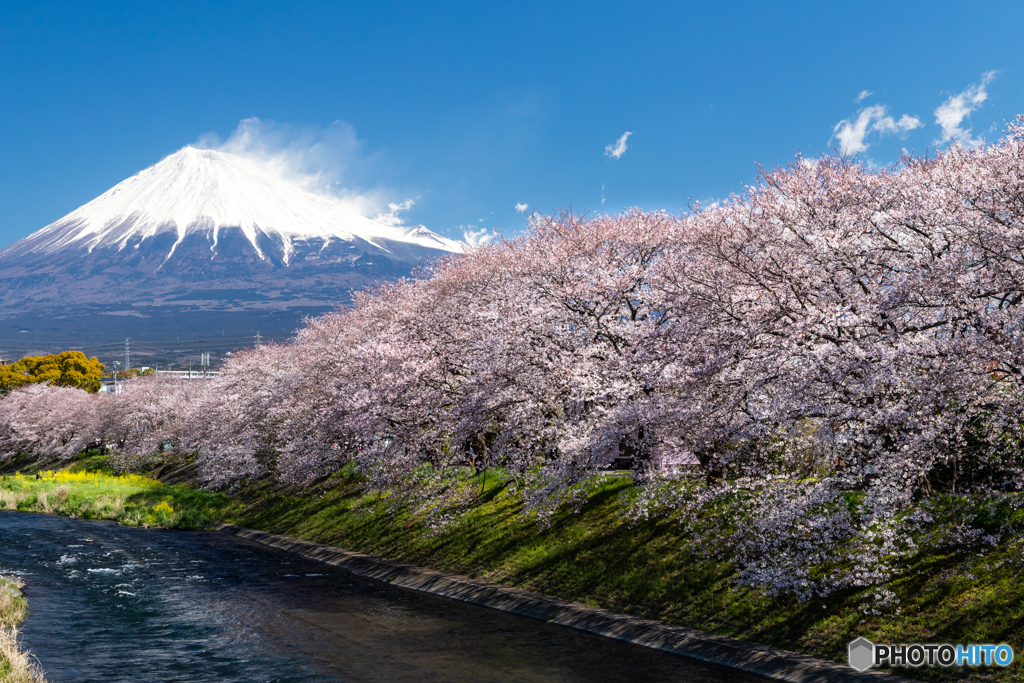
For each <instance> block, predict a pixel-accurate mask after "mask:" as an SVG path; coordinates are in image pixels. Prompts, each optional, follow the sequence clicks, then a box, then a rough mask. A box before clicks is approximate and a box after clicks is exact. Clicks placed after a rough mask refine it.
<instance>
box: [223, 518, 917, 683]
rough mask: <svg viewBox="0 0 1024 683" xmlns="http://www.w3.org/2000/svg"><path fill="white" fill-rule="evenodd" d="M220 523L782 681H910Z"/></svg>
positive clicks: (359, 569) (249, 535) (441, 589)
mask: <svg viewBox="0 0 1024 683" xmlns="http://www.w3.org/2000/svg"><path fill="white" fill-rule="evenodd" d="M218 530H219V531H222V532H224V533H228V534H232V535H235V536H239V537H241V538H245V539H248V540H251V541H256V542H257V543H261V544H263V545H267V546H271V547H273V548H279V549H281V550H287V551H290V552H293V553H296V554H298V555H301V556H302V557H306V558H308V559H311V560H317V561H320V562H326V563H327V564H332V565H335V566H338V567H342V568H344V569H347V570H348V571H350V572H352V573H353V574H355V575H356V576H363V577H367V578H371V579H377V580H380V581H385V582H387V583H390V584H391V585H392V586H400V587H402V588H408V589H410V590H415V591H423V592H425V593H432V594H433V595H441V596H444V597H447V598H454V599H456V600H462V601H464V602H471V603H473V604H476V605H483V606H485V607H492V608H494V609H500V610H504V611H506V612H513V613H515V614H521V615H523V616H527V617H533V618H534V619H542V620H544V621H548V622H552V623H555V624H561V625H563V626H570V627H572V628H577V629H580V630H583V631H589V632H591V633H597V634H600V635H602V636H608V637H609V638H618V639H619V640H625V641H628V642H630V643H635V644H637V645H643V646H645V647H653V648H657V649H659V650H665V651H667V652H672V653H674V654H679V655H683V656H686V657H692V658H693V659H699V660H701V661H704V662H710V663H713V664H719V665H723V666H728V667H732V668H735V669H740V670H742V671H747V672H750V673H755V674H760V675H762V676H767V677H769V678H773V679H776V680H780V681H791V682H792V683H826V682H827V683H840V682H842V683H846V682H849V683H869V682H873V683H897V682H899V681H903V682H904V683H908V682H907V679H904V678H899V677H897V676H892V675H887V674H883V673H878V672H875V671H868V672H865V673H858V672H857V671H855V670H854V669H852V668H850V667H849V666H847V665H845V664H837V663H835V662H829V661H826V660H823V659H817V658H815V657H809V656H807V655H801V654H798V653H795V652H788V651H786V650H780V649H778V648H774V647H769V646H767V645H759V644H757V643H752V642H749V641H745V640H738V639H735V638H726V637H723V636H716V635H712V634H710V633H705V632H703V631H697V630H695V629H691V628H686V627H684V626H671V625H668V624H663V623H661V622H658V621H654V620H652V619H642V618H640V617H634V616H630V615H628V614H616V613H614V612H609V611H607V610H603V609H599V608H596V607H589V606H587V605H584V604H581V603H578V602H570V601H568V600H562V599H560V598H553V597H550V596H547V595H541V594H539V593H531V592H529V591H525V590H520V589H518V588H508V587H506V586H499V585H496V584H493V583H486V582H484V581H475V580H473V579H470V578H467V577H465V576H459V575H457V574H448V573H445V572H439V571H434V570H432V569H423V568H421V567H415V566H413V565H409V564H404V563H401V562H393V561H391V560H386V559H384V558H381V557H375V556H373V555H364V554H363V553H357V552H353V551H351V550H343V549H341V548H334V547H331V546H326V545H320V544H319V543H310V542H309V541H301V540H298V539H295V538H289V537H287V536H278V535H277V534H270V533H267V532H265V531H256V530H254V529H246V528H245V527H240V526H235V525H230V524H222V525H220V526H218Z"/></svg>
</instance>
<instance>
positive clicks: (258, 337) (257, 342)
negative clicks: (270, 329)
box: [256, 330, 263, 346]
mask: <svg viewBox="0 0 1024 683" xmlns="http://www.w3.org/2000/svg"><path fill="white" fill-rule="evenodd" d="M262 339H263V337H261V336H260V332H259V330H256V346H259V345H260V340H262Z"/></svg>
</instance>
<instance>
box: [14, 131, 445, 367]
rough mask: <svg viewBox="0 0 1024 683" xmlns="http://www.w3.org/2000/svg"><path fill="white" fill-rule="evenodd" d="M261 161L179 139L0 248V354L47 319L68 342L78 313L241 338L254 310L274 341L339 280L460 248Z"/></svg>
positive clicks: (336, 289)
mask: <svg viewBox="0 0 1024 683" xmlns="http://www.w3.org/2000/svg"><path fill="white" fill-rule="evenodd" d="M271 171H272V169H269V170H268V168H267V167H265V166H261V165H260V164H259V163H257V162H254V161H251V160H248V159H244V158H242V157H238V156H235V155H231V154H227V153H224V152H219V151H215V150H200V149H196V148H194V147H186V148H183V149H182V150H179V151H178V152H175V153H174V154H171V155H169V156H167V157H165V158H164V159H162V160H161V161H160V162H158V163H157V164H154V165H153V166H150V167H149V168H147V169H144V170H143V171H141V172H139V173H138V174H136V175H134V176H132V177H131V178H128V179H126V180H124V181H122V182H121V183H118V184H117V185H115V186H114V187H112V188H111V189H110V190H108V191H107V192H104V193H103V194H101V195H100V196H98V197H96V198H95V199H93V200H92V201H90V202H88V203H86V204H84V205H82V206H81V207H79V208H77V209H75V210H74V211H72V212H71V213H69V214H68V215H66V216H64V217H63V218H61V219H58V220H57V221H54V222H53V223H51V224H50V225H48V226H46V227H44V228H43V229H41V230H39V231H37V232H35V233H33V234H31V235H29V236H28V237H26V238H24V239H22V240H19V241H18V242H15V243H14V244H12V245H9V246H7V247H5V248H4V249H0V352H3V350H4V343H5V342H4V340H5V339H6V340H8V341H10V340H12V339H13V340H14V341H18V342H20V341H21V340H23V339H26V338H27V337H25V335H26V334H29V333H30V334H31V335H32V337H33V338H34V339H37V340H40V342H43V341H46V340H48V339H50V337H52V336H53V334H56V333H55V332H54V333H53V334H49V336H48V333H47V332H46V331H47V330H51V331H53V330H58V329H59V330H62V332H60V334H61V335H63V339H64V340H65V341H64V345H65V346H71V347H73V346H74V343H75V339H74V338H73V336H69V335H71V334H72V330H73V329H74V326H73V325H69V324H68V322H67V320H66V318H68V317H69V316H70V317H74V316H82V315H93V316H95V315H103V316H122V317H124V316H127V317H128V318H129V319H122V320H120V321H119V322H118V324H117V325H111V326H110V327H112V328H116V329H117V334H119V335H123V334H126V333H127V334H129V335H141V334H144V332H145V331H147V330H148V329H150V328H147V327H146V322H145V321H146V320H147V319H150V320H152V319H153V318H154V317H155V316H159V317H160V318H161V319H162V318H165V317H166V316H168V315H170V316H172V317H174V318H175V320H177V319H178V318H180V322H175V323H174V325H173V326H174V327H175V329H179V328H182V327H189V325H190V324H191V323H189V322H188V321H190V320H191V321H193V322H194V324H195V325H197V326H198V329H190V333H191V334H192V335H193V336H195V335H198V336H202V335H203V334H204V333H205V332H209V334H208V336H210V337H213V336H220V337H225V338H226V337H232V336H233V337H245V336H249V335H251V334H253V333H254V332H255V331H258V330H259V329H260V328H259V327H258V325H259V324H260V323H259V316H260V315H265V316H268V321H269V322H270V323H272V324H273V328H272V329H275V330H276V332H275V334H277V335H279V336H281V337H287V334H288V333H289V330H294V329H295V328H297V327H299V326H300V325H301V322H302V318H303V317H305V316H307V315H315V314H317V313H318V312H326V311H329V310H332V309H334V308H336V307H337V306H343V305H346V304H348V303H350V302H351V300H352V291H353V290H357V289H362V288H365V287H368V286H373V285H376V284H378V283H380V282H382V281H387V280H394V279H397V278H401V277H409V276H413V275H414V274H415V273H416V271H417V269H419V268H423V267H429V265H430V264H431V263H432V262H434V261H436V260H437V259H439V258H445V257H450V256H452V255H455V254H458V253H460V252H461V251H462V248H463V246H464V244H463V243H461V242H456V241H454V240H450V239H448V238H445V237H442V236H441V235H438V234H436V233H433V232H431V231H430V230H428V229H427V228H426V227H424V226H417V225H414V226H403V225H393V224H391V223H390V222H385V221H379V220H374V219H370V218H367V217H365V216H361V215H359V214H358V213H356V212H355V211H354V210H352V209H351V208H350V207H348V206H346V205H345V204H343V203H342V202H340V201H338V200H335V199H333V198H330V197H325V196H322V195H318V194H315V193H312V192H309V191H308V190H306V189H304V188H302V187H300V186H299V185H296V184H294V183H291V182H289V181H287V180H284V179H282V178H280V177H279V176H276V175H274V173H272V172H271ZM143 311H144V313H143ZM198 312H205V314H204V315H196V314H197V313H198ZM134 313H138V314H139V315H134ZM236 314H237V315H236ZM58 318H59V319H62V322H60V323H59V324H55V323H53V320H55V319H58ZM232 320H236V322H237V324H234V323H232V322H231V321H232ZM5 321H6V322H5ZM32 321H38V324H36V323H34V322H32ZM48 321H49V322H48ZM164 323H167V321H164ZM5 324H7V325H8V327H7V328H5ZM162 324H163V323H162ZM211 325H212V326H215V327H216V328H217V329H216V331H214V330H213V329H212V328H211V329H210V330H206V328H207V327H210V326H211ZM133 326H134V327H133ZM81 327H82V329H85V328H88V329H90V330H94V329H95V328H96V325H95V321H90V322H89V324H88V325H85V324H83V325H82V326H81ZM164 327H165V328H167V329H170V327H171V325H170V323H167V324H164ZM26 328H27V329H26ZM225 328H228V329H229V331H230V332H231V333H230V334H228V333H227V332H225ZM235 328H237V329H235ZM136 329H137V330H138V332H134V331H133V330H136ZM7 348H8V349H10V348H11V346H10V344H8V345H7ZM206 350H207V351H209V349H206ZM8 354H9V355H10V351H8Z"/></svg>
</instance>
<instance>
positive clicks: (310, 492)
mask: <svg viewBox="0 0 1024 683" xmlns="http://www.w3.org/2000/svg"><path fill="white" fill-rule="evenodd" d="M101 465H102V461H101V460H97V459H94V460H92V461H91V462H83V463H79V464H77V465H76V469H78V470H79V472H78V473H75V472H65V473H60V472H58V473H56V477H54V475H53V474H52V473H44V474H43V478H42V479H40V480H36V479H35V477H34V475H33V476H29V477H26V476H24V475H22V476H12V477H9V478H8V479H6V480H3V481H0V496H2V497H3V499H4V500H10V497H11V496H12V494H13V495H15V496H20V497H18V498H17V500H16V501H15V506H16V507H17V508H18V509H23V510H36V511H49V512H58V513H63V514H75V515H82V516H91V517H98V518H106V519H116V520H118V521H120V522H122V523H127V524H149V525H150V526H168V527H182V528H197V527H201V526H203V525H205V524H209V523H212V522H213V521H225V522H229V523H234V524H240V525H243V526H248V527H252V528H257V529H263V530H266V531H271V532H274V533H279V534H284V535H288V536H295V537H299V538H303V539H306V540H310V541H315V542H320V543H326V544H331V545H336V546H340V547H343V548H349V549H352V550H358V551H362V552H368V553H373V554H377V555H382V556H384V557H388V558H391V559H396V560H402V561H406V562H410V563H414V564H418V565H421V566H426V567H433V568H437V569H442V570H447V571H452V572H456V573H460V574H466V575H469V576H472V577H475V578H480V579H484V580H488V581H493V582H496V583H502V584H505V585H511V586H518V587H522V588H526V589H530V590H536V591H540V592H544V593H547V594H550V595H556V596H559V597H563V598H567V599H570V600H577V601H580V602H584V603H587V604H591V605H598V606H601V607H605V608H607V609H610V610H614V611H618V612H625V613H629V614H637V615H641V616H646V617H650V618H655V619H662V620H665V621H667V622H671V623H678V624H683V625H686V626H691V627H694V628H698V629H702V630H706V631H710V632H713V633H717V634H722V635H729V636H735V637H740V638H746V639H749V640H753V641H756V642H760V643H767V644H772V645H777V646H780V647H784V648H787V649H791V650H796V651H799V652H805V653H808V654H813V655H816V656H820V657H825V658H828V659H833V660H836V661H845V659H846V645H847V643H848V642H849V641H850V640H853V639H854V638H856V637H858V636H865V637H867V638H869V639H870V640H872V641H874V642H889V643H901V642H907V643H909V642H937V643H944V642H950V643H988V642H996V643H998V642H1007V643H1010V644H1011V645H1012V646H1013V647H1014V650H1015V652H1017V653H1024V637H1022V636H1024V579H1022V578H1021V574H1022V573H1024V572H1022V569H1024V553H1021V545H1022V542H1024V535H1022V534H1020V533H1017V534H1011V535H1004V537H1003V539H1002V540H1001V541H1000V542H999V544H998V545H997V546H996V547H994V548H991V549H988V550H986V551H984V552H980V551H979V549H978V548H974V549H973V550H956V549H955V546H949V547H946V546H945V545H944V543H943V541H942V540H941V539H938V540H936V539H934V538H925V537H922V538H920V539H918V540H919V545H920V548H921V551H920V552H919V554H918V556H916V557H913V558H910V559H907V560H905V561H903V562H902V564H901V565H900V571H899V573H898V575H897V576H896V577H895V578H894V579H893V580H892V581H890V582H889V584H888V585H887V587H886V588H887V589H888V590H889V591H891V592H892V599H889V600H887V604H884V605H880V604H879V603H878V602H877V600H876V599H874V598H873V597H872V596H871V591H863V590H860V591H853V590H851V591H845V592H841V593H838V594H834V595H832V596H830V597H829V598H828V599H824V600H821V599H819V600H809V601H806V602H799V601H797V600H795V599H792V598H773V597H769V596H767V595H766V594H765V593H764V592H762V591H760V590H757V589H753V588H749V587H744V586H740V585H737V584H736V582H735V575H736V571H735V568H734V567H733V566H732V565H731V564H730V563H729V561H728V559H727V558H724V559H715V558H714V557H713V555H711V556H710V557H709V555H708V553H706V552H700V551H698V549H697V548H696V546H695V544H694V542H693V541H694V538H693V534H692V532H690V531H684V527H683V526H682V525H681V524H680V523H679V522H678V520H675V519H673V518H672V517H667V518H659V519H657V520H648V521H640V522H638V523H635V524H632V525H630V524H629V523H627V522H626V521H625V519H624V517H623V514H622V513H623V506H624V504H625V503H626V502H627V501H628V500H629V497H630V496H631V495H632V494H633V492H634V489H633V487H632V486H631V480H630V479H629V478H628V477H610V478H607V479H604V480H601V481H599V482H595V484H594V486H592V487H590V489H589V490H588V491H587V492H586V493H585V494H582V495H581V496H580V497H579V498H578V499H577V500H576V501H575V504H574V507H575V508H576V510H575V511H571V510H568V509H566V510H560V511H558V512H556V513H555V514H554V515H553V516H552V517H551V518H550V520H549V521H550V524H549V525H548V526H546V527H542V526H541V525H538V524H537V522H536V520H535V519H532V518H530V517H529V516H528V515H525V514H524V510H523V507H522V502H521V500H520V499H519V497H518V496H516V495H515V494H514V493H513V492H512V491H511V489H510V487H509V485H508V483H507V482H504V481H502V480H501V479H500V478H499V477H498V476H496V475H493V474H492V475H491V476H490V477H488V479H487V480H486V482H481V481H480V479H479V478H475V479H473V478H467V480H466V482H465V491H464V495H462V496H461V497H459V498H457V500H456V501H455V502H453V503H452V504H451V507H450V508H449V509H446V510H441V511H435V512H439V513H440V515H437V514H435V515H434V516H433V517H432V519H434V520H436V519H437V518H438V516H445V515H447V516H449V517H450V518H453V519H456V521H455V522H452V523H450V524H448V525H446V526H444V527H442V528H437V525H436V524H435V523H433V522H431V520H430V519H427V518H426V517H424V516H423V515H422V514H419V513H418V512H417V511H416V510H415V509H414V508H411V507H404V506H400V505H397V503H396V501H395V500H392V499H390V498H389V497H388V496H387V494H386V493H385V494H384V495H383V496H379V495H378V494H377V493H376V492H370V493H367V492H364V491H363V490H362V488H361V486H360V482H359V481H358V480H357V479H356V478H355V477H354V476H353V475H351V474H345V473H338V474H336V475H334V476H332V477H329V478H327V479H325V480H323V481H321V482H319V483H318V484H317V485H316V486H314V487H313V488H310V489H305V490H303V491H301V492H298V491H296V492H294V494H290V493H287V492H281V491H275V490H272V489H270V488H266V487H264V488H260V487H257V488H252V489H248V490H245V491H242V492H240V493H239V494H237V495H235V496H232V497H229V496H225V495H220V494H210V493H205V492H201V491H197V490H194V489H191V488H188V487H185V486H171V485H166V484H162V483H160V482H158V481H155V480H152V479H146V478H143V477H115V476H113V475H112V473H109V472H107V473H104V472H103V471H96V470H97V467H99V466H101ZM83 470H91V471H83ZM47 476H48V477H49V479H47V478H46V477H47ZM481 484H483V485H482V486H481ZM62 487H63V488H65V489H66V491H65V492H64V493H60V490H61V488H62ZM1014 496H1016V494H1009V495H1007V496H1004V497H1003V498H1002V499H1001V502H999V504H998V505H996V506H993V505H992V501H988V502H981V501H974V502H972V501H969V500H966V499H942V498H935V499H934V500H932V501H929V504H930V506H931V510H932V514H933V516H935V517H936V524H937V525H939V526H941V525H956V524H961V525H963V524H970V525H974V526H977V525H982V526H984V525H985V524H989V525H992V524H996V523H997V522H998V524H1002V525H1005V524H1006V522H1007V520H1008V519H1009V521H1011V522H1012V521H1013V519H1016V517H1022V519H1021V520H1018V521H1020V522H1021V523H1022V524H1024V515H1022V513H1021V512H1020V511H1019V510H1018V508H1019V507H1020V506H1021V502H1024V501H1016V499H1015V498H1014ZM160 506H165V507H168V508H170V510H166V509H164V510H161V509H159V508H160ZM1011 517H1012V518H1013V519H1010V518H1011ZM716 523H718V522H716ZM709 524H710V522H709ZM998 524H997V525H998ZM1018 656H1022V655H1020V654H1019V655H1018ZM1019 671H1021V665H1020V664H1018V663H1015V664H1014V665H1013V666H1011V667H1010V668H1008V669H959V668H956V669H950V670H942V669H921V670H914V669H902V670H899V671H898V673H899V674H900V675H903V676H906V677H909V678H921V679H927V680H965V679H966V680H977V681H988V680H992V681H1010V680H1021V679H1022V676H1021V675H1020V674H1019V673H1018V672H1019Z"/></svg>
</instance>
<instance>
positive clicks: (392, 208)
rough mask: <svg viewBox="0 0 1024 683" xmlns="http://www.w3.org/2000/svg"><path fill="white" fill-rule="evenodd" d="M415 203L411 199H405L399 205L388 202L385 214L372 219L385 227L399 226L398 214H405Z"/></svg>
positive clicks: (400, 222)
mask: <svg viewBox="0 0 1024 683" xmlns="http://www.w3.org/2000/svg"><path fill="white" fill-rule="evenodd" d="M415 203H416V202H415V201H413V200H412V199H406V200H405V201H404V202H402V203H401V204H396V203H394V202H389V203H388V210H387V212H386V213H379V214H377V215H376V216H375V217H374V220H375V221H378V222H380V223H384V224H386V225H401V224H402V217H401V216H400V215H399V214H401V213H405V212H406V211H408V210H409V209H411V208H412V205H413V204H415Z"/></svg>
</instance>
